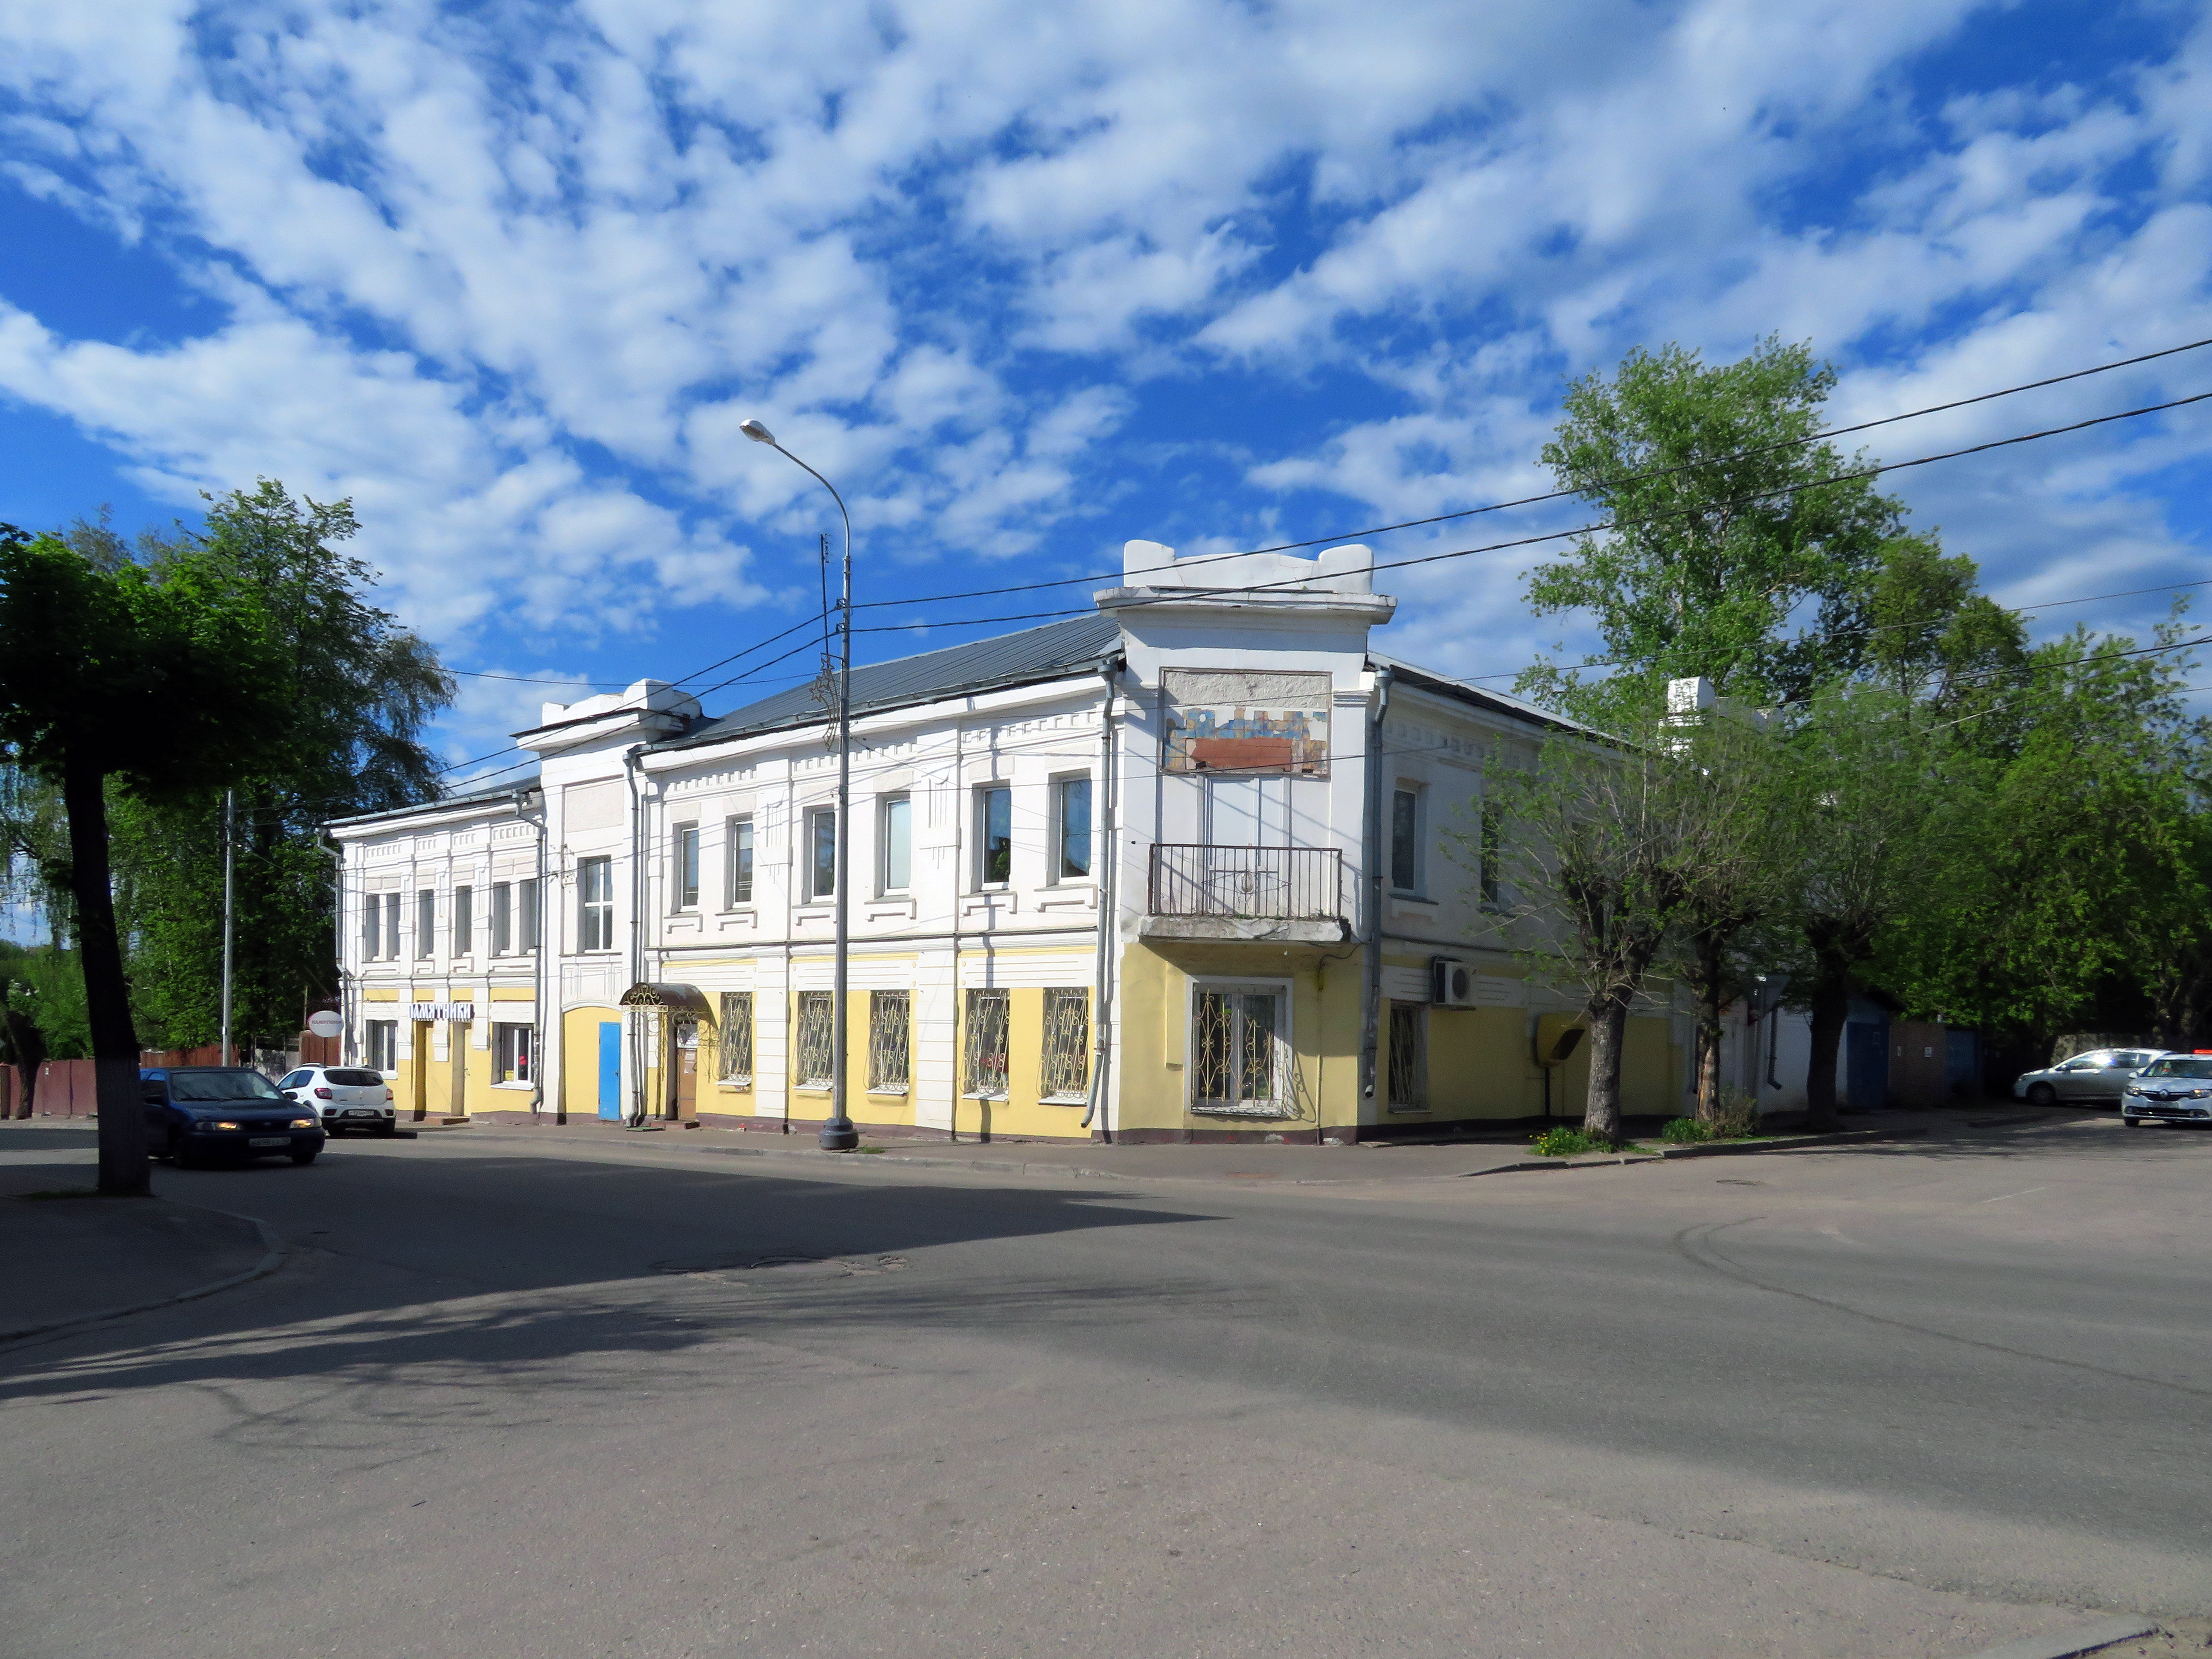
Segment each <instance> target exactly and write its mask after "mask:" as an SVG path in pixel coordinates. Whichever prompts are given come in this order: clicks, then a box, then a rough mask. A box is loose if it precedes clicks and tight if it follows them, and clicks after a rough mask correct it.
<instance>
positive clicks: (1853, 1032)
mask: <svg viewBox="0 0 2212 1659" xmlns="http://www.w3.org/2000/svg"><path fill="white" fill-rule="evenodd" d="M1844 1036H1845V1038H1846V1039H1847V1040H1848V1046H1847V1048H1846V1051H1845V1061H1844V1066H1845V1069H1844V1096H1845V1098H1846V1100H1847V1101H1848V1102H1849V1103H1850V1109H1851V1110H1853V1111H1855V1112H1878V1111H1880V1110H1881V1109H1882V1108H1883V1107H1884V1106H1886V1105H1887V1104H1888V1103H1889V1027H1888V1026H1887V1025H1876V1024H1873V1023H1871V1022H1870V1021H1863V1020H1856V1019H1855V1020H1853V1021H1852V1022H1851V1023H1850V1024H1848V1025H1846V1026H1845V1027H1844Z"/></svg>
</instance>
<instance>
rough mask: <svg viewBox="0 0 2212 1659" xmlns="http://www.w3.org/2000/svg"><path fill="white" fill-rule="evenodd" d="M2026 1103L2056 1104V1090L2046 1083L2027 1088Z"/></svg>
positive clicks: (2034, 1104) (2036, 1104)
mask: <svg viewBox="0 0 2212 1659" xmlns="http://www.w3.org/2000/svg"><path fill="white" fill-rule="evenodd" d="M2027 1103H2028V1104H2029V1105H2031V1106H2056V1105H2057V1103H2058V1091H2057V1090H2056V1089H2054V1088H2052V1087H2051V1085H2049V1084H2048V1083H2039V1084H2037V1085H2034V1086H2033V1088H2031V1089H2029V1090H2028V1091H2027Z"/></svg>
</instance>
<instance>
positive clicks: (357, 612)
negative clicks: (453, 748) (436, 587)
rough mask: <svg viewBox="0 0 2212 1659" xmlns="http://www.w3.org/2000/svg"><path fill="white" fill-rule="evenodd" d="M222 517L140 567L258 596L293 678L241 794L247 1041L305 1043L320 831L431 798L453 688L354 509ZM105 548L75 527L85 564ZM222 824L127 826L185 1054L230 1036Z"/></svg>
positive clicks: (129, 902)
mask: <svg viewBox="0 0 2212 1659" xmlns="http://www.w3.org/2000/svg"><path fill="white" fill-rule="evenodd" d="M208 499H209V502H210V505H209V507H208V511H207V519H206V527H205V530H204V532H201V533H188V532H172V533H171V534H169V535H167V536H164V537H149V538H142V540H141V543H140V545H139V548H138V550H137V557H138V560H139V562H143V563H144V564H145V565H146V566H147V567H148V568H149V569H150V570H151V571H152V573H153V574H154V576H155V579H156V580H161V577H162V575H163V573H164V572H166V571H167V570H168V569H169V568H172V567H173V566H185V567H198V566H202V565H204V566H206V567H207V568H211V569H213V570H216V571H219V572H221V573H222V574H223V576H224V578H225V579H226V580H229V581H232V582H234V583H235V584H237V585H238V586H240V587H241V588H244V589H246V590H248V591H251V592H254V593H255V594H257V595H258V597H259V599H260V602H261V604H262V606H263V608H264V611H265V613H266V615H267V617H268V618H269V625H270V629H271V631H272V635H273V637H274V638H275V640H276V647H277V648H278V649H279V650H280V651H281V652H282V653H283V655H284V657H285V659H286V660H287V662H288V663H289V665H290V666H289V677H288V678H289V686H290V688H291V696H292V700H293V701H292V709H291V718H290V719H289V720H288V721H287V722H286V724H285V726H283V729H282V731H281V732H267V733H260V734H257V737H256V740H255V742H254V743H253V744H252V747H251V751H250V753H249V754H248V755H247V756H246V765H245V767H244V769H242V771H241V772H240V775H239V777H238V779H237V782H236V790H237V799H238V811H237V849H236V866H237V904H236V917H235V925H234V934H235V938H236V963H235V970H234V980H235V987H234V1018H235V1021H236V1024H237V1028H238V1030H240V1032H242V1033H249V1034H259V1035H262V1036H269V1037H278V1036H282V1035H283V1034H284V1033H287V1032H290V1031H295V1030H298V1029H299V1025H300V1023H301V1018H302V1004H303V1002H310V1001H313V1000H317V999H319V998H322V997H325V996H327V995H329V994H332V993H334V992H335V991H336V989H337V978H336V974H337V963H336V960H335V951H334V949H333V943H332V933H331V921H332V918H331V861H330V860H329V858H328V857H327V855H325V854H324V853H323V852H322V850H321V849H320V848H319V845H318V840H317V838H318V835H319V826H320V825H322V824H323V823H326V822H328V821H329V820H331V819H332V818H336V817H348V816H349V815H352V814H355V813H360V812H373V811H382V810H384V809H386V808H388V807H394V806H404V805H413V804H415V803H416V802H419V801H423V800H428V799H433V798H435V795H436V793H437V787H438V772H437V762H436V760H435V757H433V756H432V754H431V753H430V751H429V750H428V748H427V747H426V746H425V745H424V744H423V743H422V731H423V728H424V726H426V725H427V724H428V721H429V720H431V719H432V718H434V717H435V715H436V714H437V713H438V712H439V711H440V710H441V709H443V708H446V707H447V706H448V705H449V704H450V703H451V702H452V701H453V677H452V676H451V675H450V674H449V673H447V671H446V670H445V668H444V667H443V666H442V665H441V664H440V662H439V660H438V659H437V656H436V654H435V652H434V651H433V650H432V649H431V648H430V647H429V646H428V644H426V643H425V642H424V641H422V639H421V638H420V637H419V636H417V635H415V634H413V633H411V632H410V631H409V630H407V629H404V628H401V627H400V626H398V623H397V621H396V620H395V618H394V617H392V615H391V613H389V612H388V611H383V610H380V609H379V608H377V607H376V606H374V605H372V604H370V603H369V602H368V598H367V595H368V592H369V590H370V589H371V587H372V586H374V572H373V571H371V569H370V568H369V567H368V565H367V564H366V563H365V562H362V561H361V560H360V559H357V558H355V557H352V556H349V555H348V554H346V553H344V552H343V551H342V550H341V549H342V544H343V543H344V542H346V541H347V540H349V538H351V537H352V536H353V535H354V534H355V533H356V529H357V527H358V526H357V525H356V520H355V518H354V513H353V507H352V505H351V503H350V502H348V501H337V502H334V503H325V502H318V501H312V500H295V499H294V498H293V497H292V496H291V495H289V493H288V492H287V491H286V490H285V489H284V487H283V485H282V484H281V483H276V482H275V481H273V480H270V479H263V480H261V481H260V482H259V483H258V484H257V485H256V486H255V488H254V489H252V490H234V491H231V492H229V493H228V494H227V495H222V496H220V497H209V498H208ZM99 537H100V527H99V526H84V525H80V526H78V533H77V540H78V542H79V544H81V545H82V546H83V547H84V548H85V549H86V550H88V556H90V554H91V553H93V552H95V551H97V550H99V548H100V542H99ZM110 540H111V541H112V537H111V538H110ZM222 817H223V801H222V793H221V792H220V791H216V790H213V789H210V790H205V791H202V792H200V793H197V794H196V795H189V796H185V797H182V798H167V799H163V800H161V801H160V802H158V803H156V802H151V801H148V802H137V801H133V802H130V803H127V804H123V805H118V811H117V812H116V817H115V823H116V831H117V835H116V840H117V862H118V870H119V872H120V875H121V880H120V883H119V886H118V894H119V902H120V903H121V904H122V906H123V909H124V913H125V919H126V921H127V923H128V925H129V927H130V929H131V933H132V935H133V937H134V939H135V940H136V950H135V951H134V957H133V965H134V967H135V968H136V969H137V979H138V984H139V1006H140V1008H141V1010H142V1012H143V1016H144V1017H145V1018H146V1020H147V1024H148V1025H149V1029H150V1030H154V1031H155V1032H157V1033H159V1034H160V1036H161V1039H162V1041H163V1042H164V1043H165V1044H167V1045H170V1046H185V1045H188V1044H191V1043H196V1042H208V1041H210V1040H211V1039H212V1038H213V1037H214V1036H215V1035H216V1028H217V1023H218V1014H219V1006H220V999H219V989H220V968H221V961H222V928H221V907H220V896H221V892H222Z"/></svg>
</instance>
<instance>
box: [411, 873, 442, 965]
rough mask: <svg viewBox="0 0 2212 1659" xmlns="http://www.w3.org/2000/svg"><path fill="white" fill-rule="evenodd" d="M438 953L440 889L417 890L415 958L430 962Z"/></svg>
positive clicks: (422, 888) (419, 960)
mask: <svg viewBox="0 0 2212 1659" xmlns="http://www.w3.org/2000/svg"><path fill="white" fill-rule="evenodd" d="M437 954H438V890H437V889H436V888H435V887H418V888H416V890H415V960H416V961H417V962H429V961H432V960H434V959H435V957H437Z"/></svg>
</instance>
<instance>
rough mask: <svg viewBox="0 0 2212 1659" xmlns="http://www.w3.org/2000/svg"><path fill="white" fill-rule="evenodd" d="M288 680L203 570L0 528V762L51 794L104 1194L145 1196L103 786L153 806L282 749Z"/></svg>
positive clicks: (213, 576) (232, 590) (265, 627)
mask: <svg viewBox="0 0 2212 1659" xmlns="http://www.w3.org/2000/svg"><path fill="white" fill-rule="evenodd" d="M289 670H290V665H289V662H288V661H287V660H286V659H285V658H284V657H283V654H282V653H281V651H280V650H279V648H278V642H277V640H276V635H275V633H274V630H273V629H271V628H270V623H269V617H268V613H267V611H266V610H265V609H264V606H263V605H262V603H261V600H260V599H259V597H258V595H257V594H256V593H254V592H252V590H251V589H250V588H247V587H246V586H243V585H241V584H240V583H239V582H238V581H236V580H234V579H233V578H232V577H231V575H230V574H229V573H228V572H227V571H225V570H224V569H222V568H221V567H220V566H218V565H217V564H216V563H215V562H213V561H195V560H189V559H179V560H177V561H175V562H173V563H172V564H171V565H170V566H169V567H168V568H166V569H164V570H162V571H161V573H160V574H159V576H158V578H157V577H156V575H155V573H153V572H150V571H149V570H147V569H146V568H143V567H141V566H139V565H136V564H125V565H124V566H122V567H120V568H117V569H115V570H113V571H112V572H111V571H101V570H100V569H97V568H94V566H93V565H92V564H91V563H90V562H88V561H87V560H86V559H85V558H84V557H83V556H82V555H81V554H79V553H78V552H76V550H74V549H73V548H71V547H70V546H69V545H68V544H66V543H65V542H64V541H63V540H62V539H60V538H58V537H54V536H38V537H33V536H28V535H26V534H24V533H23V532H21V531H20V530H17V529H15V527H13V526H7V527H5V528H4V529H0V762H4V763H7V764H9V765H11V766H13V767H15V768H18V769H21V770H23V771H27V772H29V773H32V774H34V775H37V776H39V777H40V778H43V779H45V780H46V781H48V782H49V783H51V784H52V785H54V786H55V787H57V788H58V790H59V791H60V793H61V798H62V805H63V808H64V811H65V812H66V814H67V817H68V826H69V842H68V848H69V870H68V880H67V887H68V890H69V895H70V909H71V912H72V915H71V921H72V922H73V924H74V925H73V927H72V928H71V935H72V937H73V939H74V940H75V942H76V950H77V954H78V958H79V963H80V966H81V967H82V971H83V976H84V991H85V1012H86V1022H87V1025H88V1029H89V1031H90V1036H91V1040H92V1050H93V1059H94V1072H95V1076H96V1079H97V1082H96V1092H97V1099H98V1103H99V1107H100V1190H101V1191H102V1192H104V1193H143V1192H144V1191H145V1190H146V1189H147V1185H148V1183H147V1174H146V1146H145V1132H144V1126H143V1120H142V1118H141V1115H140V1111H139V1100H138V1041H137V1033H136V1031H135V1030H134V1028H133V1024H132V1020H131V1004H130V992H129V987H128V983H127V981H126V979H125V971H124V961H123V951H122V941H121V939H120V937H119V936H118V931H117V928H116V920H115V907H114V898H113V892H112V868H111V863H110V858H109V848H108V827H107V791H108V787H109V785H110V782H111V781H112V782H113V783H114V785H115V786H116V787H118V788H119V789H120V790H121V791H122V792H123V793H125V794H128V795H131V796H132V797H135V798H137V799H141V800H145V801H160V800H164V799H178V798H182V797H189V796H191V795H192V794H194V793H203V792H204V791H206V790H209V789H211V788H219V787H222V785H224V784H225V783H228V782H229V781H232V780H234V779H235V778H236V777H238V776H239V775H240V774H241V773H242V772H243V771H244V770H245V769H246V760H247V756H248V751H249V750H250V746H251V744H252V740H253V738H254V737H255V735H256V734H260V733H275V734H278V736H279V740H280V741H282V740H283V734H284V733H285V732H286V730H287V726H288V722H289V720H290V716H291V701H292V700H291V696H290V686H289V678H290V675H289Z"/></svg>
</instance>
